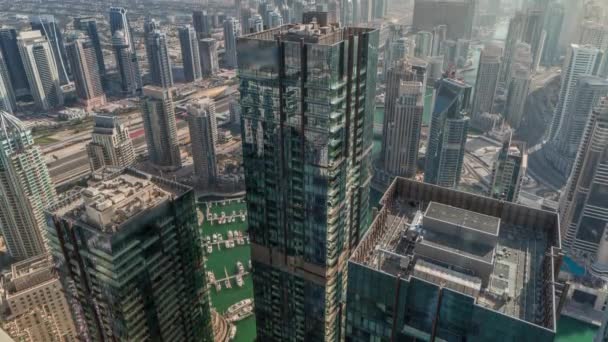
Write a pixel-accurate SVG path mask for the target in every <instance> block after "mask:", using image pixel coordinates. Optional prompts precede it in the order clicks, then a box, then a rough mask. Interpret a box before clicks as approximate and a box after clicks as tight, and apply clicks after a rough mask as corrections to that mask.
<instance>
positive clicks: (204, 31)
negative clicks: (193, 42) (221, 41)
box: [192, 10, 211, 39]
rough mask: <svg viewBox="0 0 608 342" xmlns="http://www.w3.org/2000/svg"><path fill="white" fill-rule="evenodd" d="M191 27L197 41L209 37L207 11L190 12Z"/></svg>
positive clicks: (209, 26) (209, 29) (209, 25)
mask: <svg viewBox="0 0 608 342" xmlns="http://www.w3.org/2000/svg"><path fill="white" fill-rule="evenodd" d="M192 25H193V26H194V30H195V31H196V35H197V37H198V39H202V38H209V37H211V20H210V18H209V15H207V11H202V10H196V11H194V12H192Z"/></svg>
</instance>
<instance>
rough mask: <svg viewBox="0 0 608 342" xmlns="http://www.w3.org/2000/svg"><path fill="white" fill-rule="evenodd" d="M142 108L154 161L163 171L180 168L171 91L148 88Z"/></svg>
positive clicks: (144, 91)
mask: <svg viewBox="0 0 608 342" xmlns="http://www.w3.org/2000/svg"><path fill="white" fill-rule="evenodd" d="M141 106H142V116H143V121H144V130H145V132H146V144H147V146H148V156H149V158H150V161H151V162H152V163H153V164H154V165H156V166H158V167H161V168H168V169H178V168H180V167H181V166H182V159H181V155H180V151H179V142H178V140H177V124H176V122H175V106H174V105H173V95H172V94H171V91H170V90H169V89H165V88H160V87H154V86H145V87H144V89H143V98H142V100H141Z"/></svg>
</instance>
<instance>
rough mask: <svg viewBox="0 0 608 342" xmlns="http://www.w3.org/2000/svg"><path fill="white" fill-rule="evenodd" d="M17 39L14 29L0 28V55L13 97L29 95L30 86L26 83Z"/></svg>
mask: <svg viewBox="0 0 608 342" xmlns="http://www.w3.org/2000/svg"><path fill="white" fill-rule="evenodd" d="M17 37H18V33H17V30H15V29H14V28H10V27H0V53H2V56H3V57H4V62H5V63H6V68H7V69H8V72H9V75H10V81H11V85H12V86H13V90H14V92H15V96H23V95H28V94H29V93H30V86H29V84H28V83H27V76H26V73H25V67H24V66H23V61H22V60H21V53H20V51H19V44H18V40H17Z"/></svg>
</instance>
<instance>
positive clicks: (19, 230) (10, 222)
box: [0, 112, 56, 260]
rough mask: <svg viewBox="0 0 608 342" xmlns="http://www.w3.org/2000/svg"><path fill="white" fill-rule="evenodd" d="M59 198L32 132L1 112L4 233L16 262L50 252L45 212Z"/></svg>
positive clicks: (0, 194) (0, 211)
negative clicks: (47, 248)
mask: <svg viewBox="0 0 608 342" xmlns="http://www.w3.org/2000/svg"><path fill="white" fill-rule="evenodd" d="M55 195H56V193H55V187H54V186H53V182H52V181H51V176H50V175H49V172H48V169H47V166H46V163H45V162H44V157H43V156H42V153H41V152H40V148H38V146H37V145H34V138H33V137H32V134H31V132H30V131H29V130H28V129H26V128H25V126H24V125H23V123H22V122H21V121H19V119H17V118H16V117H14V116H12V115H10V114H8V113H6V112H0V230H2V236H3V237H4V241H5V242H6V246H7V248H8V252H9V254H10V255H11V256H12V257H13V258H14V259H16V260H23V259H27V258H31V257H34V256H37V255H40V254H43V253H45V252H46V246H45V238H44V234H43V232H44V226H45V221H44V211H43V210H44V208H45V207H46V206H47V205H49V204H50V203H51V202H52V201H54V200H55Z"/></svg>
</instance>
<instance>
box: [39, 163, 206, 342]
mask: <svg viewBox="0 0 608 342" xmlns="http://www.w3.org/2000/svg"><path fill="white" fill-rule="evenodd" d="M47 222H48V227H47V230H48V234H49V237H50V240H51V241H52V254H53V258H54V260H55V264H56V265H57V267H58V271H59V273H60V276H61V280H62V282H63V283H64V285H67V286H65V287H66V289H67V291H66V292H67V294H68V296H69V298H70V302H71V303H73V305H74V306H75V307H76V309H77V311H78V312H81V313H82V317H83V321H82V326H83V329H86V332H87V334H88V335H89V336H90V339H91V340H93V341H151V340H160V341H202V342H212V341H213V330H212V326H211V312H210V309H209V293H208V290H207V284H206V276H205V266H204V265H205V264H204V261H203V251H202V249H201V238H200V235H199V230H198V226H197V222H196V203H195V195H194V191H193V189H192V188H190V187H187V186H185V185H181V184H178V183H175V182H172V181H170V180H168V179H163V178H158V177H154V176H152V175H149V174H145V173H142V172H140V171H137V170H134V169H103V170H101V171H99V172H97V173H96V174H95V177H93V178H92V180H91V181H90V182H89V184H88V187H86V188H85V189H82V190H81V191H79V192H77V193H73V194H71V195H70V196H67V197H65V198H64V199H62V200H61V201H58V202H57V203H56V204H54V205H53V206H50V207H49V208H48V209H47Z"/></svg>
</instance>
